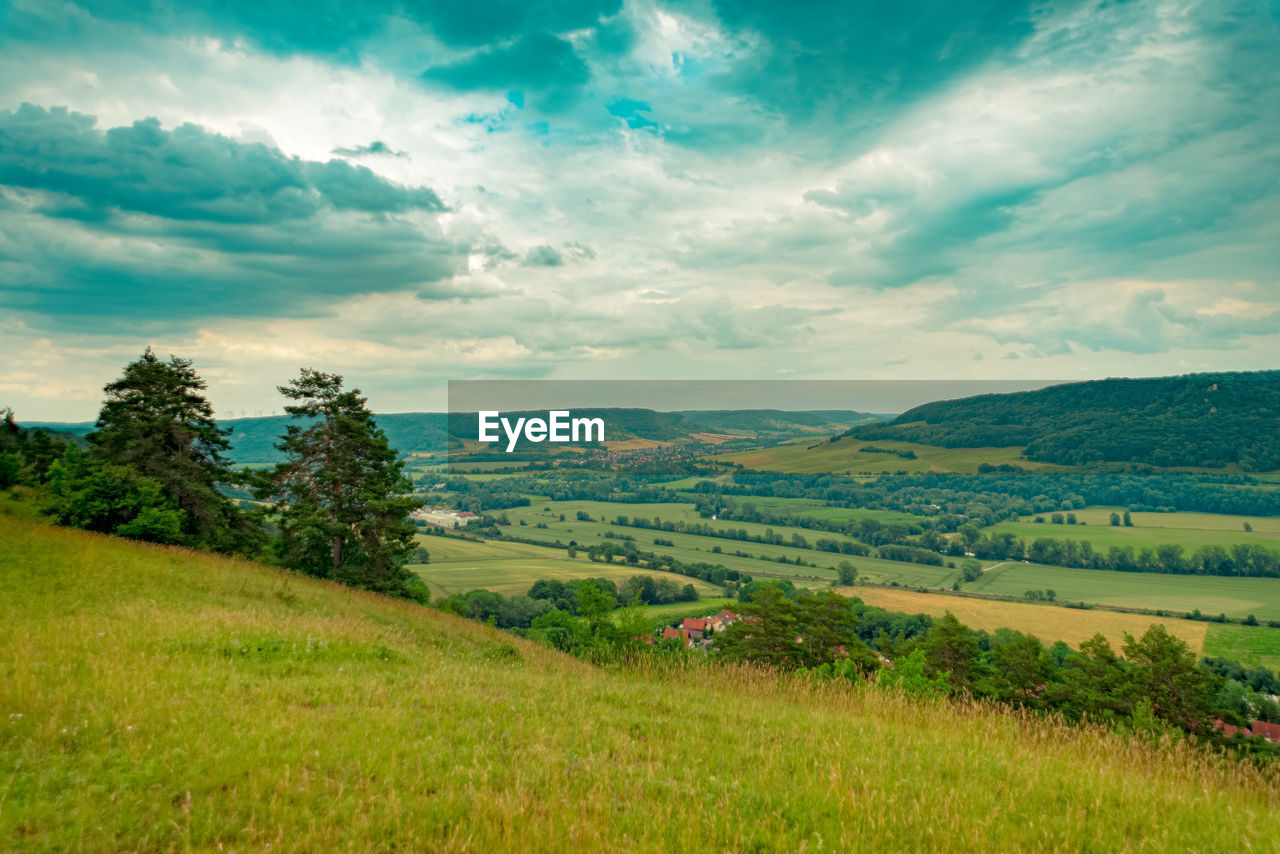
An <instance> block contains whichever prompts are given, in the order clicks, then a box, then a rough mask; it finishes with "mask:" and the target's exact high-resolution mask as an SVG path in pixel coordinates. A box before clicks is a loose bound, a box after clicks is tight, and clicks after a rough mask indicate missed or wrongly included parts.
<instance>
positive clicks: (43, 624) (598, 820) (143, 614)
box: [0, 514, 1280, 851]
mask: <svg viewBox="0 0 1280 854" xmlns="http://www.w3.org/2000/svg"><path fill="white" fill-rule="evenodd" d="M0 674H3V678H0V768H2V769H4V770H3V773H0V848H3V849H6V850H16V851H24V850H82V851H120V850H174V849H184V850H209V851H212V850H254V851H259V850H266V849H268V848H270V849H271V850H272V851H322V850H324V851H328V850H339V849H341V850H389V849H392V848H395V849H398V850H428V849H431V850H448V851H493V850H521V851H527V850H565V849H569V848H574V849H577V848H580V847H586V848H591V849H595V850H604V851H616V850H634V851H672V850H677V849H684V848H688V847H690V846H696V847H698V848H703V849H707V850H735V851H747V850H750V851H767V850H787V851H795V850H819V849H823V850H853V849H854V848H871V849H879V850H886V849H888V850H916V849H922V848H928V849H931V850H973V849H975V848H977V849H986V850H992V849H1010V850H1018V849H1049V848H1060V849H1071V850H1081V849H1091V850H1124V849H1131V850H1139V849H1146V850H1175V849H1177V850H1186V849H1194V850H1214V851H1233V850H1257V849H1262V848H1268V847H1271V846H1272V845H1273V842H1274V839H1273V832H1274V831H1273V827H1272V821H1271V820H1272V819H1273V817H1274V815H1275V810H1276V808H1277V806H1280V800H1278V796H1277V794H1276V793H1277V787H1276V782H1277V781H1276V779H1275V778H1274V776H1268V777H1264V776H1262V775H1259V774H1258V773H1256V772H1253V771H1251V770H1249V767H1248V766H1245V765H1242V764H1238V763H1235V762H1233V761H1229V760H1213V759H1207V758H1202V757H1201V756H1199V755H1198V754H1194V753H1192V752H1191V751H1190V750H1189V749H1188V748H1185V747H1174V748H1170V749H1166V750H1156V749H1152V748H1148V747H1146V746H1144V745H1143V744H1141V743H1139V742H1137V741H1132V740H1124V739H1121V738H1119V737H1116V736H1112V735H1107V734H1102V733H1097V732H1091V731H1085V730H1073V729H1065V728H1060V727H1057V726H1054V725H1053V724H1051V723H1046V722H1043V721H1039V720H1035V719H1028V718H1023V717H1019V716H1013V715H995V714H992V713H991V712H990V711H988V710H984V709H982V708H978V707H951V706H946V705H932V704H927V703H926V704H921V703H917V702H914V701H910V700H907V699H902V698H898V697H896V696H893V695H888V694H883V693H880V692H876V691H871V690H855V689H850V688H843V687H839V686H830V687H823V688H810V687H805V686H803V685H796V684H782V683H779V682H778V681H777V680H775V679H772V678H769V677H766V676H763V675H760V674H757V673H755V672H753V671H749V670H713V669H706V668H703V667H698V666H690V667H687V668H670V669H661V668H656V667H649V668H646V669H644V670H642V671H604V670H598V669H593V668H591V667H588V666H586V665H584V664H581V663H579V662H577V661H574V660H571V659H568V658H565V657H563V656H561V655H558V654H556V653H553V652H550V651H548V650H545V649H541V648H538V647H535V646H533V645H530V644H528V643H525V642H523V641H521V640H519V639H517V638H514V637H511V636H507V635H503V634H500V633H498V632H496V631H493V630H489V629H487V628H486V627H484V626H482V625H479V624H475V623H469V622H466V621H463V620H459V619H453V618H450V617H448V616H445V615H442V614H439V613H436V612H433V611H430V610H429V609H424V608H422V607H419V606H416V605H412V604H407V603H402V602H394V601H388V600H385V599H382V598H379V597H376V596H373V595H368V594H362V593H357V592H352V591H350V590H345V589H341V588H338V587H335V586H331V585H328V584H323V583H315V582H312V581H308V580H306V579H302V578H299V577H295V576H289V575H285V574H283V573H281V572H277V571H275V570H272V569H269V568H265V567H261V566H257V565H254V564H252V563H246V562H242V561H232V560H225V559H220V558H215V557H210V556H206V555H200V554H193V553H190V552H187V551H183V550H180V549H172V548H159V547H148V546H142V545H137V544H133V543H129V542H124V541H119V540H111V539H107V538H103V537H99V536H95V535H91V534H86V533H83V532H79V531H71V530H55V529H50V528H45V527H40V526H37V525H34V524H32V523H30V522H27V521H23V520H19V519H16V518H14V517H13V516H10V515H2V514H0ZM926 805H927V806H926ZM1268 840H1272V841H1268Z"/></svg>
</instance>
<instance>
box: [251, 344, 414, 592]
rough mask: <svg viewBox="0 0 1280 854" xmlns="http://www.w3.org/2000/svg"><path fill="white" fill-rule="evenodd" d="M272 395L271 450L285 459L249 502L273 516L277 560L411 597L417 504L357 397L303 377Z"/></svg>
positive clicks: (333, 382) (329, 381) (336, 384)
mask: <svg viewBox="0 0 1280 854" xmlns="http://www.w3.org/2000/svg"><path fill="white" fill-rule="evenodd" d="M280 393H281V394H283V395H284V396H285V397H286V398H288V399H289V400H292V401H295V402H294V403H293V404H290V405H287V406H286V407H285V411H286V412H287V413H289V414H290V415H292V416H294V417H295V418H298V419H303V420H304V421H303V423H302V424H290V425H289V426H288V427H287V428H286V432H285V435H284V438H283V439H282V440H281V441H280V443H279V444H278V445H277V446H276V447H278V448H279V449H280V450H281V451H283V452H284V453H285V454H286V455H287V457H288V459H287V461H286V462H284V463H281V464H279V465H278V466H276V468H275V470H274V471H273V472H272V473H271V475H270V477H269V479H268V481H267V482H266V483H264V484H263V486H262V487H260V490H259V497H263V498H268V497H269V498H273V499H274V500H275V502H276V507H277V510H278V511H279V516H280V535H281V536H280V542H279V554H280V559H281V562H282V563H283V564H284V565H285V566H288V567H290V568H292V569H296V570H299V571H301V572H305V573H307V574H309V575H314V576H318V577H320V578H329V579H332V580H334V581H339V582H341V583H343V584H349V585H351V586H353V587H361V588H364V589H367V590H374V591H378V592H380V593H388V594H391V595H397V596H409V597H416V593H417V591H416V589H415V588H416V587H420V586H421V582H419V583H418V584H417V585H414V584H413V583H412V582H413V581H414V580H415V579H416V577H415V576H414V575H413V574H412V573H411V572H410V571H409V570H408V569H406V568H405V564H406V563H407V562H408V560H409V559H410V558H411V557H412V555H413V552H414V549H415V543H414V527H413V523H412V522H411V521H410V520H409V518H408V514H409V512H410V511H412V510H413V509H414V508H416V507H419V506H421V505H422V502H421V501H420V500H419V499H416V498H414V497H412V496H411V495H409V494H408V493H410V491H411V490H412V488H413V484H412V483H411V482H410V481H409V479H408V478H407V477H405V475H404V463H403V462H402V461H401V460H400V459H398V457H397V454H396V452H395V451H394V450H392V449H391V448H390V447H389V446H388V444H387V437H386V435H385V434H384V433H383V432H382V430H381V429H379V428H378V425H377V423H376V422H375V421H374V417H373V413H372V412H370V411H369V409H368V407H367V405H366V404H367V401H366V399H365V398H364V397H361V395H360V390H359V389H355V390H353V391H344V390H343V388H342V377H341V376H338V375H336V374H326V373H321V372H319V371H314V370H311V369H310V368H304V369H303V370H302V373H301V375H300V376H299V377H298V378H297V379H295V380H291V381H290V382H289V384H288V385H285V386H280Z"/></svg>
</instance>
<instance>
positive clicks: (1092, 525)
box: [985, 507, 1280, 553]
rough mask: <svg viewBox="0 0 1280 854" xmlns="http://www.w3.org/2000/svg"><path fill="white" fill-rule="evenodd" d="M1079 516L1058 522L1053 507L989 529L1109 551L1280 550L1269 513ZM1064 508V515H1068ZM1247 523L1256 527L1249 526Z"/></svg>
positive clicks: (1278, 525)
mask: <svg viewBox="0 0 1280 854" xmlns="http://www.w3.org/2000/svg"><path fill="white" fill-rule="evenodd" d="M1074 512H1075V515H1076V519H1077V521H1078V522H1084V523H1085V524H1083V525H1081V524H1076V525H1067V524H1057V525H1055V524H1053V522H1052V514H1051V513H1040V514H1037V515H1039V516H1040V517H1042V518H1043V519H1044V520H1045V521H1044V522H1043V523H1037V522H1034V521H1033V519H1034V517H1032V516H1025V517H1023V518H1022V519H1020V520H1019V521H1017V522H1001V523H1000V524H998V525H993V526H991V527H990V528H987V529H985V532H986V533H988V534H990V535H994V534H1001V533H1011V534H1014V535H1015V536H1018V537H1021V538H1022V539H1023V540H1025V541H1026V542H1027V543H1030V542H1031V541H1033V540H1035V539H1036V538H1037V537H1055V538H1058V539H1071V540H1080V541H1088V542H1090V543H1092V544H1093V547H1094V549H1095V550H1096V549H1102V550H1103V551H1105V550H1106V549H1108V548H1110V547H1111V546H1130V547H1132V548H1134V549H1140V548H1144V547H1149V548H1156V547H1158V546H1163V545H1179V546H1182V547H1183V548H1184V549H1186V551H1187V552H1188V553H1190V552H1193V551H1195V550H1196V549H1197V548H1199V547H1200V546H1223V547H1226V548H1230V547H1231V546H1233V545H1236V544H1237V543H1258V544H1261V545H1265V546H1268V547H1271V548H1273V549H1277V550H1280V518H1275V517H1265V516H1232V515H1226V514H1218V513H1131V514H1130V518H1131V520H1132V521H1133V527H1125V526H1123V525H1117V526H1113V525H1111V524H1110V518H1111V514H1112V513H1118V514H1121V515H1122V516H1123V514H1124V508H1123V507H1086V508H1084V509H1083V510H1076V511H1074ZM1065 515H1066V514H1065V513H1063V516H1064V517H1065ZM1246 523H1247V524H1248V525H1249V526H1250V527H1251V528H1252V529H1253V530H1252V531H1246V530H1245V528H1244V526H1245V524H1246Z"/></svg>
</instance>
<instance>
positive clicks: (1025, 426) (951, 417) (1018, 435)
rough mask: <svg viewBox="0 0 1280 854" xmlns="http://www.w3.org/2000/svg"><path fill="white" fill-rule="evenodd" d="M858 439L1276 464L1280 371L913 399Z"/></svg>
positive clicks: (1039, 455)
mask: <svg viewBox="0 0 1280 854" xmlns="http://www.w3.org/2000/svg"><path fill="white" fill-rule="evenodd" d="M843 435H845V436H854V437H856V438H859V439H871V440H899V441H905V442H919V443H921V444H926V445H937V446H941V447H945V448H981V447H1008V446H1025V447H1026V450H1025V452H1024V453H1025V456H1026V457H1027V458H1028V459H1031V460H1037V461H1040V462H1049V463H1060V464H1063V465H1083V464H1086V463H1091V462H1099V461H1105V462H1136V463H1148V464H1151V465H1156V466H1205V467H1220V466H1224V465H1228V464H1231V463H1235V464H1238V465H1239V466H1240V468H1242V469H1243V470H1245V471H1272V470H1275V469H1280V371H1257V372H1250V373H1212V374H1187V375H1185V376H1177V377H1157V378H1150V379H1106V380H1094V381H1090V382H1080V383H1068V384H1064V385H1056V386H1050V387H1048V388H1044V389H1039V390H1037V391H1027V392H1016V393H1013V394H985V395H980V396H977V397H968V398H962V399H960V400H946V401H937V402H934V403H927V404H925V405H923V406H917V407H916V408H915V409H912V410H910V411H908V412H905V413H903V414H902V415H900V416H898V417H897V418H895V419H894V420H893V421H891V422H889V423H887V424H870V425H864V426H859V427H854V428H853V429H851V430H849V431H848V432H846V433H845V434H843Z"/></svg>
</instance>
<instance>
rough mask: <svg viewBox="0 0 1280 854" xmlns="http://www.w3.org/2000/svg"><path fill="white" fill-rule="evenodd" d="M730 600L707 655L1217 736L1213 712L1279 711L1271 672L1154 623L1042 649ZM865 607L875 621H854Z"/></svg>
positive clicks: (817, 601) (820, 607)
mask: <svg viewBox="0 0 1280 854" xmlns="http://www.w3.org/2000/svg"><path fill="white" fill-rule="evenodd" d="M739 610H741V612H742V613H743V614H744V616H745V617H746V619H744V620H743V621H741V622H738V623H735V624H734V625H732V626H730V627H729V628H728V629H726V630H725V631H724V632H722V633H720V634H718V635H717V636H716V640H715V645H714V647H713V654H714V655H715V656H717V657H720V658H724V659H727V660H735V661H747V662H753V663H758V664H762V665H767V666H770V667H774V668H777V669H779V670H783V671H801V670H803V671H810V672H816V673H818V674H820V675H833V674H843V675H846V676H849V677H851V678H869V679H877V680H879V681H882V682H888V683H891V684H899V685H903V686H911V687H914V688H915V689H916V690H922V691H926V692H936V693H944V694H967V695H970V696H974V697H979V698H990V699H994V700H998V701H1000V702H1003V703H1008V704H1011V705H1016V706H1021V707H1025V708H1029V709H1034V710H1038V711H1045V712H1055V713H1059V714H1061V715H1063V716H1064V717H1065V718H1066V719H1067V720H1070V721H1084V720H1090V721H1095V722H1105V723H1110V724H1118V725H1122V726H1128V727H1137V728H1161V727H1163V728H1169V729H1174V730H1180V731H1182V732H1186V733H1195V734H1198V735H1202V736H1213V735H1215V734H1216V732H1217V730H1216V727H1215V724H1214V721H1215V719H1218V720H1225V721H1227V722H1231V723H1236V724H1243V723H1245V722H1246V721H1248V720H1253V719H1262V720H1267V721H1276V720H1280V706H1277V704H1276V703H1275V702H1274V701H1272V700H1271V699H1270V697H1269V694H1270V693H1271V692H1272V691H1273V690H1274V689H1276V688H1277V687H1280V680H1277V679H1276V677H1275V674H1273V673H1271V672H1270V671H1268V670H1266V669H1265V668H1255V669H1249V668H1244V667H1241V666H1240V665H1236V664H1233V663H1231V662H1225V661H1218V660H1212V661H1211V660H1206V661H1205V662H1203V663H1201V664H1197V661H1196V657H1195V655H1194V654H1193V653H1192V651H1191V649H1190V648H1189V647H1188V646H1187V644H1186V642H1185V641H1183V640H1181V639H1180V638H1177V637H1175V636H1173V635H1171V634H1169V632H1168V631H1167V630H1166V629H1165V628H1164V626H1162V625H1160V624H1154V625H1152V626H1151V627H1150V628H1149V629H1148V630H1147V631H1146V633H1145V634H1143V635H1142V636H1141V637H1134V636H1132V635H1128V634H1126V635H1125V642H1124V644H1123V645H1122V648H1121V652H1120V653H1116V652H1115V651H1114V650H1113V649H1112V647H1111V644H1110V643H1109V642H1108V641H1107V640H1106V638H1104V637H1102V636H1101V635H1096V636H1095V637H1093V638H1092V639H1091V640H1089V641H1086V642H1085V643H1083V644H1081V646H1080V649H1079V650H1072V649H1070V648H1069V647H1067V646H1066V645H1065V644H1061V643H1059V644H1055V645H1054V646H1053V647H1050V648H1045V647H1044V645H1043V644H1041V643H1040V641H1039V640H1038V639H1036V638H1035V637H1033V636H1031V635H1025V634H1021V633H1019V632H1015V631H1012V630H1009V629H1001V630H999V631H997V632H996V633H995V634H994V635H992V634H988V633H986V632H978V631H973V630H971V629H969V628H968V627H966V626H964V625H963V624H962V623H960V621H959V620H957V619H956V618H955V617H954V616H953V615H952V614H950V613H948V614H946V616H944V617H942V618H941V619H938V620H936V621H929V620H927V618H925V620H924V621H920V622H916V623H914V624H912V623H907V624H904V625H903V626H902V627H901V628H900V629H899V631H898V634H897V636H896V637H895V636H891V635H890V634H889V633H888V632H887V631H885V629H884V627H883V623H884V621H885V619H886V617H887V616H888V615H886V614H884V613H877V612H878V610H879V609H869V608H866V607H865V606H862V605H861V603H859V602H858V601H857V600H850V599H845V598H843V597H841V596H837V595H835V594H834V593H831V592H823V593H818V594H813V593H806V592H798V591H795V590H794V588H788V587H786V586H784V585H777V584H772V583H765V584H761V585H759V586H758V587H757V588H756V589H755V591H754V592H753V596H752V600H751V601H750V602H748V603H745V604H743V605H742V606H741V607H740V609H739ZM868 617H871V618H873V620H872V622H873V625H871V626H864V625H862V624H863V623H864V622H866V618H868ZM860 618H861V619H860ZM875 623H880V624H881V625H880V626H879V627H877V626H876V625H875ZM890 659H891V660H892V663H890Z"/></svg>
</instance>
